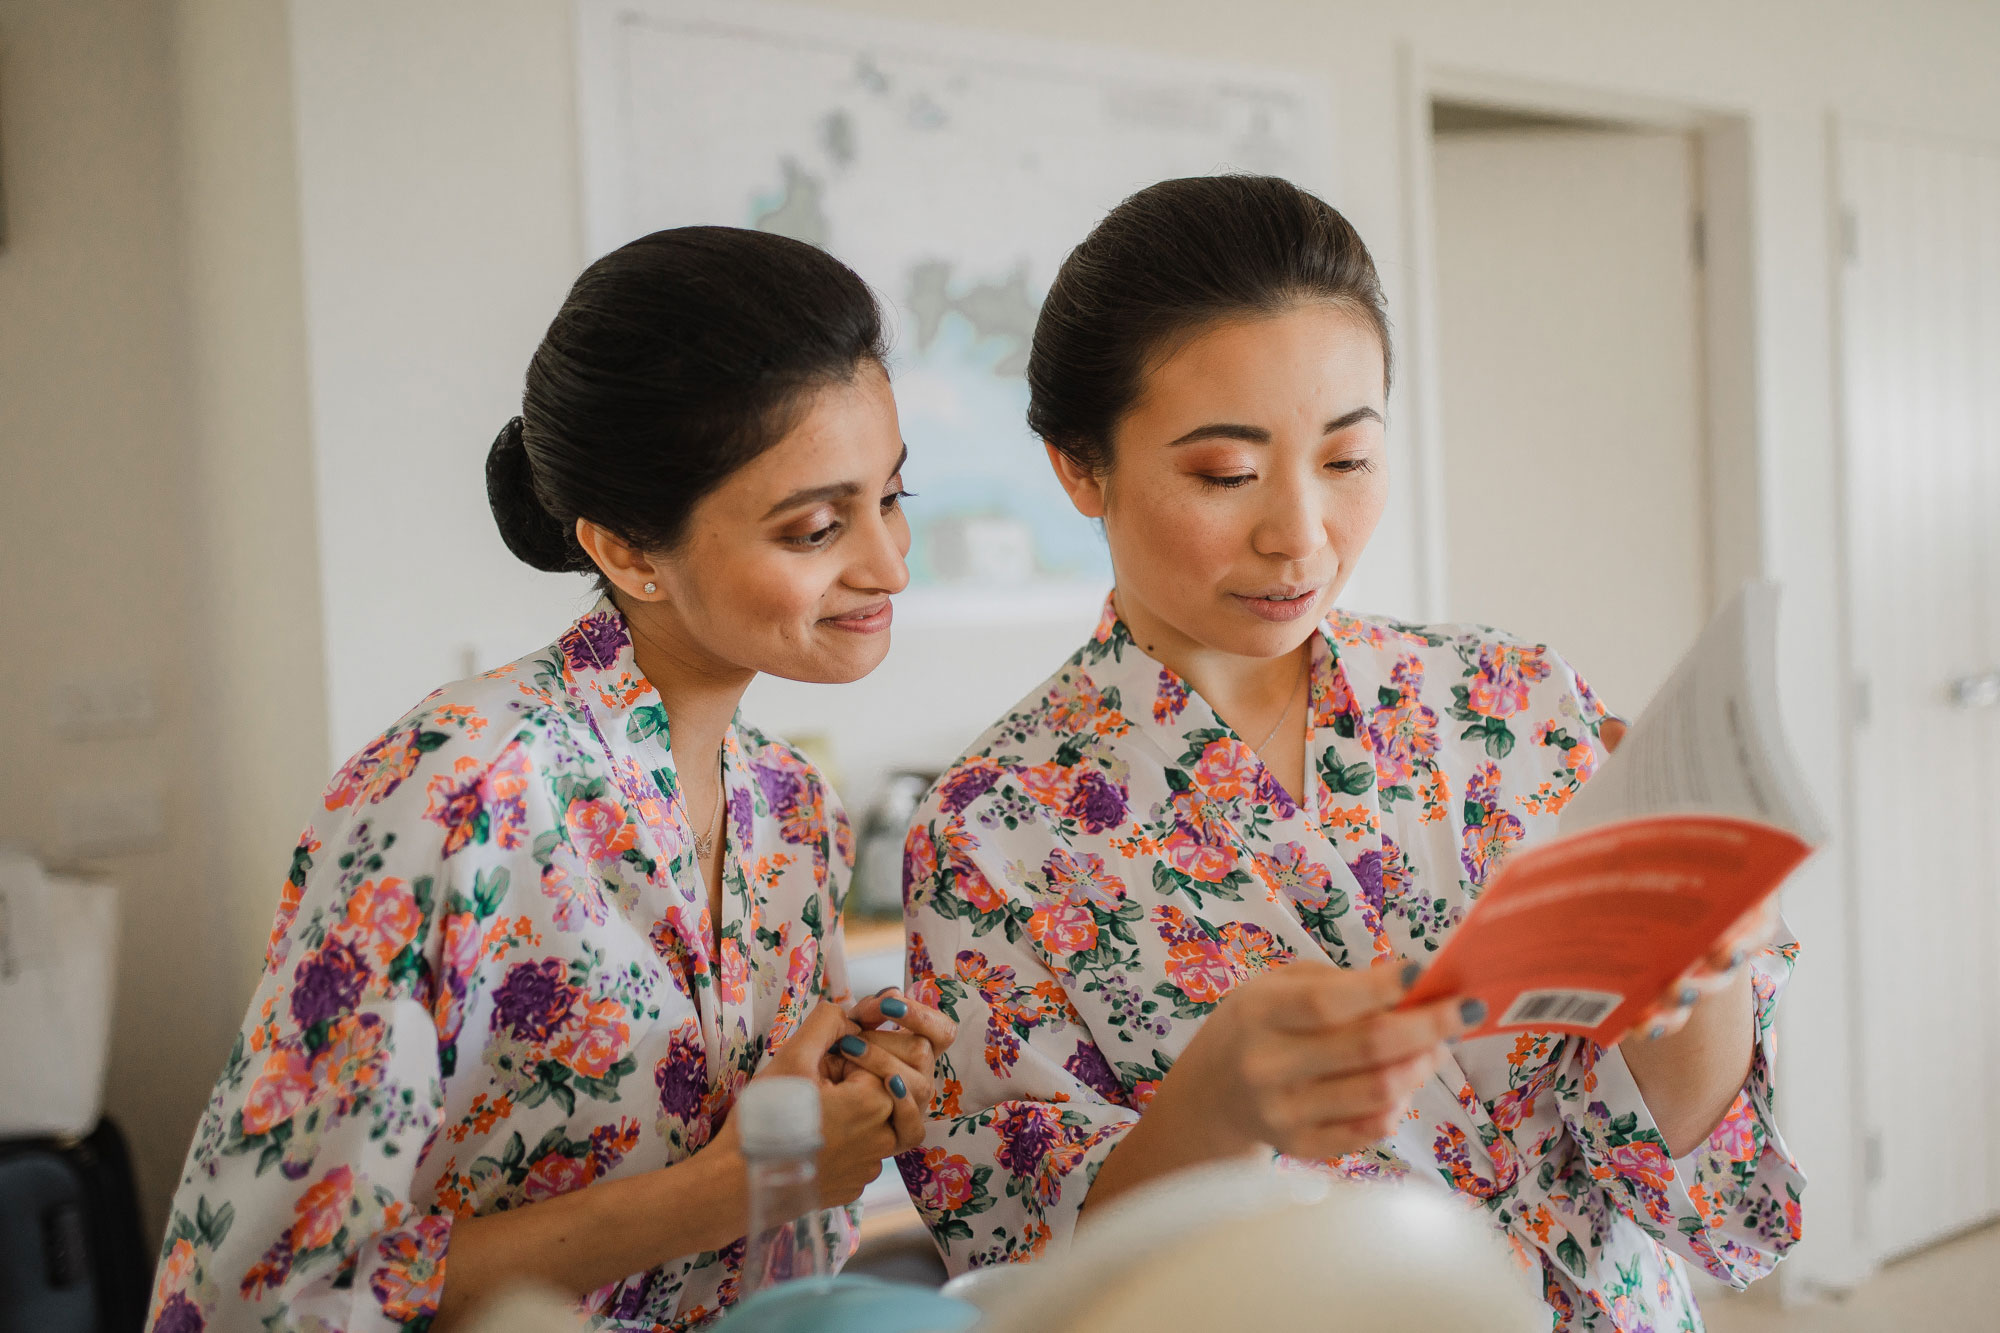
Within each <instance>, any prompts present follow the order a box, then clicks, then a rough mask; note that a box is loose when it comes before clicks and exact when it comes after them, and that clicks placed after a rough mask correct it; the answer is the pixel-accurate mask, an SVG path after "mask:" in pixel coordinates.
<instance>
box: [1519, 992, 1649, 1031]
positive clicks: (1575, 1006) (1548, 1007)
mask: <svg viewBox="0 0 2000 1333" xmlns="http://www.w3.org/2000/svg"><path fill="white" fill-rule="evenodd" d="M1624 1002H1625V997H1624V996H1623V995H1617V994H1614V993H1612V992H1611V991H1602V990H1524V991H1522V992H1521V993H1520V994H1519V995H1517V996H1515V997H1514V1003H1512V1004H1510V1005H1508V1006H1507V1012H1506V1013H1504V1014H1502V1015H1500V1022H1499V1026H1500V1027H1503V1028H1515V1027H1534V1026H1536V1025H1537V1024H1541V1023H1567V1024H1571V1025H1573V1026H1575V1027H1580V1028H1594V1027H1596V1026H1597V1025H1598V1024H1599V1023H1602V1022H1603V1021H1604V1020H1605V1019H1606V1018H1608V1017H1610V1016H1611V1011H1612V1010H1614V1009H1616V1008H1617V1007H1618V1006H1619V1005H1621V1004H1623V1003H1624Z"/></svg>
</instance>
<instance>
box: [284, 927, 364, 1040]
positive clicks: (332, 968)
mask: <svg viewBox="0 0 2000 1333" xmlns="http://www.w3.org/2000/svg"><path fill="white" fill-rule="evenodd" d="M367 984H368V964H367V962H366V961H365V960H364V959H363V958H362V957H361V953H360V951H359V950H357V949H356V948H355V947H354V946H353V945H351V944H347V943H343V942H342V941H339V940H331V939H330V940H328V941H327V942H326V943H325V944H322V945H321V946H320V947H319V948H318V949H315V950H314V951H313V953H312V956H311V957H309V958H307V959H306V960H305V961H304V962H303V963H301V964H299V971H298V975H297V976H296V977H295V978H294V979H293V981H292V1020H293V1021H294V1022H296V1023H297V1024H298V1025H299V1026H300V1027H302V1028H309V1027H311V1026H313V1025H314V1024H315V1023H323V1022H330V1021H331V1020H333V1019H335V1018H337V1017H339V1016H340V1015H341V1014H344V1013H348V1012H350V1011H351V1010H352V1009H353V1008H354V1006H355V1005H356V1004H358V1003H360V1001H361V992H362V989H363V988H364V987H366V985H367Z"/></svg>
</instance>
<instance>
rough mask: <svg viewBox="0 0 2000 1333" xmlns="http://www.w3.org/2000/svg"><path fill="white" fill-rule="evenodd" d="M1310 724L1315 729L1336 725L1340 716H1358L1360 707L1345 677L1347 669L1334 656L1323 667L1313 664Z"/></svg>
mask: <svg viewBox="0 0 2000 1333" xmlns="http://www.w3.org/2000/svg"><path fill="white" fill-rule="evenodd" d="M1312 715H1313V720H1312V724H1313V727H1314V729H1315V730H1318V729H1321V728H1326V727H1332V726H1336V725H1338V723H1339V722H1340V719H1342V718H1344V717H1345V718H1358V717H1359V716H1360V715H1361V709H1360V707H1359V706H1358V705H1357V704H1356V703H1355V702H1354V686H1353V684H1352V682H1350V681H1349V680H1348V679H1347V669H1346V668H1345V667H1343V666H1342V665H1341V664H1340V659H1339V658H1334V659H1333V661H1332V662H1331V663H1330V664H1327V665H1326V666H1325V667H1323V666H1322V665H1321V664H1320V663H1318V662H1315V663H1314V664H1313V677H1312Z"/></svg>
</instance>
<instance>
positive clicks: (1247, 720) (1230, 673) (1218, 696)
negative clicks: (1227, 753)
mask: <svg viewBox="0 0 2000 1333" xmlns="http://www.w3.org/2000/svg"><path fill="white" fill-rule="evenodd" d="M1112 597H1113V602H1114V604H1115V605H1116V606H1117V608H1118V616H1119V619H1121V620H1123V621H1124V622H1125V628H1126V629H1128V630H1130V631H1131V633H1132V638H1133V641H1134V642H1136V643H1137V644H1138V645H1139V646H1140V647H1141V648H1143V649H1145V651H1146V654H1147V655H1148V656H1149V657H1151V658H1153V659H1154V660H1155V661H1157V662H1159V663H1160V665H1162V666H1164V667H1167V668H1169V669H1170V670H1172V671H1173V672H1174V673H1175V674H1176V675H1178V676H1179V677H1180V678H1181V679H1182V680H1184V681H1186V682H1187V684H1188V688H1189V689H1191V690H1193V691H1194V692H1195V693H1196V694H1199V695H1200V696H1201V697H1202V698H1203V699H1204V700H1206V701H1207V703H1208V706H1209V707H1210V708H1213V709H1214V710H1215V712H1216V715H1217V716H1219V717H1220V718H1221V719H1222V720H1223V721H1224V722H1226V723H1228V724H1229V725H1230V727H1232V728H1233V729H1234V730H1235V732H1236V734H1237V735H1238V736H1240V737H1242V738H1243V740H1244V742H1245V743H1246V744H1248V745H1251V746H1256V745H1257V744H1258V743H1259V742H1260V741H1262V740H1263V738H1264V736H1265V735H1266V734H1267V733H1268V732H1270V731H1271V730H1272V729H1273V728H1275V727H1276V725H1277V724H1278V722H1279V721H1280V720H1281V719H1282V717H1283V712H1284V710H1285V709H1286V708H1287V707H1290V708H1292V709H1293V710H1296V709H1297V708H1298V706H1299V701H1298V699H1297V697H1296V696H1297V694H1298V691H1299V684H1300V682H1299V677H1300V674H1301V672H1302V670H1303V666H1304V663H1305V661H1306V659H1305V658H1304V657H1303V656H1302V654H1305V653H1308V652H1310V651H1311V644H1312V639H1311V636H1310V635H1308V636H1307V638H1306V641H1305V642H1304V643H1302V644H1300V645H1299V646H1298V647H1297V648H1295V649H1293V650H1292V651H1291V652H1287V653H1280V654H1279V655H1278V656H1276V657H1244V656H1242V655H1241V654H1239V653H1229V652H1223V651H1221V650H1219V649H1215V648H1210V647H1208V646H1207V645H1206V644H1202V643H1199V642H1197V641H1195V640H1194V639H1191V638H1189V637H1188V636H1187V635H1185V634H1182V633H1181V632H1180V631H1179V630H1176V629H1174V628H1173V627H1172V626H1171V625H1168V624H1167V623H1166V622H1165V621H1164V620H1162V619H1160V618H1159V617H1158V616H1156V615H1154V614H1153V613H1152V612H1151V610H1150V609H1149V608H1147V607H1145V606H1144V605H1142V604H1139V603H1136V602H1133V601H1131V600H1130V599H1128V598H1126V597H1125V596H1123V594H1122V593H1113V595H1112Z"/></svg>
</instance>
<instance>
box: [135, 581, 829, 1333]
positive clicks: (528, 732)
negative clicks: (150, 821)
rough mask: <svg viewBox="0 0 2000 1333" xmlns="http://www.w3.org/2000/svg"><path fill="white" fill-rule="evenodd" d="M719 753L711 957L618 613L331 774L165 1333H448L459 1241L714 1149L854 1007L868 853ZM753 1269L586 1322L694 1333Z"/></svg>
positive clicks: (231, 1085)
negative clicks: (858, 889) (720, 839)
mask: <svg viewBox="0 0 2000 1333" xmlns="http://www.w3.org/2000/svg"><path fill="white" fill-rule="evenodd" d="M723 756H724V758H723V764H724V782H725V790H726V792H727V802H728V810H727V821H728V833H727V837H726V843H727V849H726V852H725V863H724V871H723V898H722V902H723V920H722V923H721V932H720V935H721V945H720V949H719V951H718V950H717V949H715V948H714V947H712V945H711V939H712V938H713V936H714V933H715V932H714V931H713V929H712V926H713V923H712V921H711V919H710V911H709V905H708V904H709V898H708V892H707V888H706V885H705V883H704V882H703V880H702V877H701V874H700V871H699V868H698V866H697V863H696V859H695V855H694V839H693V836H692V834H691V832H690V827H691V824H690V820H689V818H688V813H687V811H686V809H685V806H684V804H683V801H682V797H681V789H680V784H679V783H678V782H677V781H676V779H675V772H674V761H673V757H672V754H671V752H670V751H669V748H668V734H667V717H666V711H665V709H664V708H663V707H662V706H661V704H660V700H659V695H658V694H657V693H656V692H655V691H654V690H653V687H652V686H651V685H650V684H649V683H647V681H646V680H645V679H644V677H643V676H642V675H641V674H640V673H639V670H638V668H637V666H636V665H635V664H634V661H633V657H632V649H631V644H630V641H629V639H628V637H627V633H626V628H625V624H624V621H623V619H622V618H621V617H620V615H619V614H618V612H617V611H616V610H615V609H613V608H612V606H611V604H610V603H609V602H600V603H599V604H598V606H597V608H596V609H595V610H593V611H591V612H590V613H588V614H586V615H585V616H583V617H582V618H581V619H580V620H578V621H577V622H576V623H575V624H574V625H573V626H572V627H571V628H570V629H569V631H568V632H567V633H565V634H564V635H563V636H562V638H561V639H560V640H559V641H558V642H557V643H555V644H554V645H553V646H551V647H550V648H548V649H546V650H545V651H543V652H540V653H537V654H534V655H533V656H530V657H525V658H523V659H521V660H520V661H518V662H515V663H513V664H512V665H510V666H505V667H502V668H500V669H499V670H497V671H492V672H489V673H487V674H486V675H484V676H482V677H479V678H477V679H473V680H469V681H464V682H460V683H459V684H457V685H454V686H451V687H448V688H447V689H445V690H441V691H439V692H438V693H437V694H434V695H432V696H431V697H430V698H429V699H427V700H425V701H424V702H423V704H422V705H420V706H419V707H418V708H417V709H416V710H415V711H413V712H412V713H410V714H409V715H408V716H406V717H405V718H403V719H402V720H401V721H400V722H398V723H396V725H395V726H393V727H391V728H390V729H389V730H388V731H387V732H385V733H384V734H383V735H382V736H381V737H380V738H378V739H377V740H374V741H372V742H370V743H369V744H368V746H367V747H366V748H364V749H363V750H362V751H361V752H360V753H359V754H357V755H355V756H354V758H352V759H351V760H349V761H348V762H347V764H346V765H345V766H344V767H343V768H342V769H341V770H340V771H339V772H338V773H337V774H335V775H334V778H333V781H332V783H331V785H329V786H328V788H327V789H326V794H325V800H324V805H325V810H324V813H323V815H322V817H320V818H318V819H316V820H315V821H314V824H313V826H312V827H310V828H308V829H307V830H306V831H305V835H304V837H302V838H301V839H300V841H299V845H298V848H297V850H296V851H294V852H293V854H292V864H291V872H290V874H289V875H288V876H287V877H286V879H285V882H284V885H283V889H282V898H281V901H280V904H279V908H278V914H277V920H276V923H275V924H274V925H273V927H272V929H271V939H270V946H269V950H268V952H267V954H266V957H265V963H266V967H265V972H264V976H263V980H262V982H261V984H260V985H259V986H258V988H257V993H256V996H255V997H254V999H253V1000H252V1002H251V1005H250V1013H249V1017H248V1019H247V1020H246V1021H245V1023H244V1026H243V1029H242V1031H241V1033H240V1034H239V1035H238V1037H237V1040H236V1044H235V1048H234V1049H233V1050H232V1051H231V1052H230V1054H229V1059H228V1063H227V1065H226V1066H225V1067H224V1069H223V1072H222V1077H221V1079H220V1081H219V1082H218V1083H217V1084H216V1089H215V1095H214V1097H213V1098H212V1100H211V1101H210V1103H209V1106H208V1109H207V1111H206V1113H205V1114H204V1116H203V1117H202V1121H201V1124H200V1128H199V1130H198V1132H197V1135H196V1138H195V1142H194V1146H193V1148H192V1150H191V1152H190V1154H189V1156H188V1161H187V1168H186V1172H185V1175H184V1177H183V1180H182V1184H181V1187H180V1191H179V1195H178V1197H177V1198H176V1199H175V1202H174V1208H173V1213H172V1216H171V1219H170V1221H169V1230H168V1235H167V1240H166V1245H165V1251H164V1254H163V1257H162V1261H161V1265H160V1270H159V1275H158V1278H157V1283H156V1291H155V1295H154V1300H153V1308H152V1316H151V1320H150V1325H151V1327H152V1329H154V1330H155V1333H192V1331H193V1330H198V1329H203V1328H216V1329H231V1330H237V1329H251V1328H258V1327H266V1326H268V1327H273V1328H284V1329H304V1330H343V1331H344V1333H383V1331H386V1330H390V1329H409V1330H420V1329H423V1328H425V1327H427V1326H428V1324H429V1322H430V1319H431V1316H432V1315H433V1313H434V1312H435V1310H436V1307H437V1300H438V1295H439V1292H440V1290H441V1288H442V1285H443V1278H444V1275H445V1274H446V1273H447V1272H448V1271H449V1266H450V1265H449V1259H450V1245H451V1236H452V1226H453V1223H454V1221H455V1219H458V1218H461V1217H467V1216H472V1215H476V1214H485V1213H491V1212H495V1211H497V1210H500V1209H506V1208H513V1207H518V1206H520V1205H522V1204H526V1203H531V1202H533V1201H535V1200H538V1199H545V1198H549V1197H551V1196H553V1195H558V1194H563V1193H566V1192H568V1191H570V1190H575V1189H581V1188H582V1187H584V1186H585V1185H588V1184H590V1183H591V1182H592V1181H595V1180H600V1179H605V1178H609V1177H615V1176H630V1175H636V1174H638V1173H641V1172H644V1171H648V1170H651V1169H653V1168H655V1167H661V1166H665V1165H667V1164H669V1163H672V1162H678V1161H681V1160H682V1159H684V1158H686V1157H688V1156H690V1155H691V1154H693V1153H694V1152H696V1151H697V1150H699V1149H700V1148H701V1147H702V1145H704V1144H705V1143H707V1142H708V1141H709V1140H710V1138H711V1137H712V1136H713V1135H714V1133H715V1132H716V1130H717V1129H718V1128H719V1126H720V1124H721V1121H722V1119H723V1117H724V1116H725V1115H726V1114H727V1112H728V1108H729V1106H730V1105H731V1103H732V1102H733V1100H734V1098H735V1095H736V1092H737V1090H738V1089H739V1088H740V1087H742V1085H743V1083H744V1082H745V1081H746V1080H747V1079H748V1078H749V1076H750V1074H751V1073H752V1072H753V1071H754V1070H755V1069H756V1068H757V1067H758V1064H759V1062H760V1061H761V1060H762V1059H763V1058H764V1056H765V1054H766V1052H767V1050H769V1049H770V1048H772V1047H775V1046H776V1045H777V1044H778V1043H779V1042H781V1041H782V1040H783V1039H784V1037H785V1036H786V1034H787V1033H789V1032H790V1031H791V1030H792V1029H793V1028H794V1027H795V1026H796V1025H797V1024H798V1022H799V1021H800V1019H801V1018H802V1017H803V1016H804V1014H805V1012H806V1011H807V1010H808V1009H809V1008H810V1007H811V1006H812V1004H813V1003H814V1002H815V1001H816V1000H817V999H818V998H819V997H820V995H821V994H822V993H823V992H824V993H827V994H829V995H830V996H831V997H832V998H834V999H837V1000H838V999H843V998H845V991H846V980H845V969H844V964H843V962H842V957H841V953H840V946H839V936H838V933H837V931H836V929H835V924H836V922H837V921H838V919H839V908H840V902H841V899H842V898H843V897H844V895H845V891H846V885H847V878H848V869H849V866H850V865H851V863H852V856H853V852H852V846H853V845H852V839H851V837H850V835H849V832H848V828H847V823H846V820H845V817H844V816H843V815H842V814H841V812H840V810H839V808H838V806H837V804H836V802H835V799H834V797H833V794H832V792H831V791H830V790H829V788H828V787H827V786H826V784H825V783H824V782H822V781H821V780H820V778H819V776H818V775H817V774H816V773H815V772H814V771H813V769H812V768H811V767H810V766H808V765H807V764H806V762H805V761H804V760H803V759H801V758H800V757H799V755H798V754H797V753H796V752H795V751H793V750H791V749H790V748H788V747H786V746H784V745H781V744H776V743H773V742H771V741H768V740H766V739H765V738H764V737H763V736H761V735H759V734H758V733H757V732H756V731H754V730H752V729H750V728H749V727H747V726H744V725H742V724H741V722H740V720H739V721H738V723H737V724H736V725H734V726H733V727H732V729H731V730H730V732H729V733H728V735H727V738H726V740H725V742H724V747H723ZM836 1217H837V1219H838V1223H837V1225H838V1229H839V1231H840V1232H841V1237H840V1240H841V1242H842V1243H841V1244H840V1245H839V1247H838V1248H837V1251H836V1252H837V1253H838V1254H840V1255H842V1256H844V1255H845V1254H846V1253H847V1250H848V1249H849V1248H851V1230H852V1228H851V1222H850V1219H849V1218H848V1217H847V1215H846V1214H836ZM741 1248H742V1247H741V1243H740V1242H739V1243H738V1244H737V1245H734V1246H732V1247H730V1248H728V1249H726V1250H724V1251H722V1252H720V1253H707V1254H699V1255H690V1256H687V1257H685V1258H682V1259H678V1260H674V1261H672V1262H669V1263H666V1264H664V1265H662V1266H660V1267H658V1268H655V1269H652V1270H651V1271H649V1272H645V1273H640V1274H636V1275H634V1276H633V1277H631V1278H629V1279H627V1280H625V1281H623V1282H620V1283H616V1284H613V1285H611V1286H609V1287H607V1288H605V1289H603V1290H601V1291H598V1292H596V1293H594V1294H593V1295H592V1296H590V1297H589V1298H588V1299H587V1300H586V1301H585V1303H584V1304H585V1308H586V1309H587V1310H588V1311H590V1312H591V1313H592V1315H593V1323H592V1326H593V1327H599V1328H617V1329H649V1330H651V1329H682V1328H688V1327H692V1326H694V1325H696V1324H698V1323H701V1322H703V1321H704V1320H705V1319H706V1318H708V1317H710V1316H712V1315H713V1314H714V1313H715V1312H716V1311H717V1310H718V1309H719V1308H720V1307H721V1306H723V1305H724V1304H727V1303H728V1302H729V1301H730V1300H731V1299H733V1296H734V1286H735V1275H736V1271H737V1266H738V1262H739V1260H740V1252H741Z"/></svg>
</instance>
